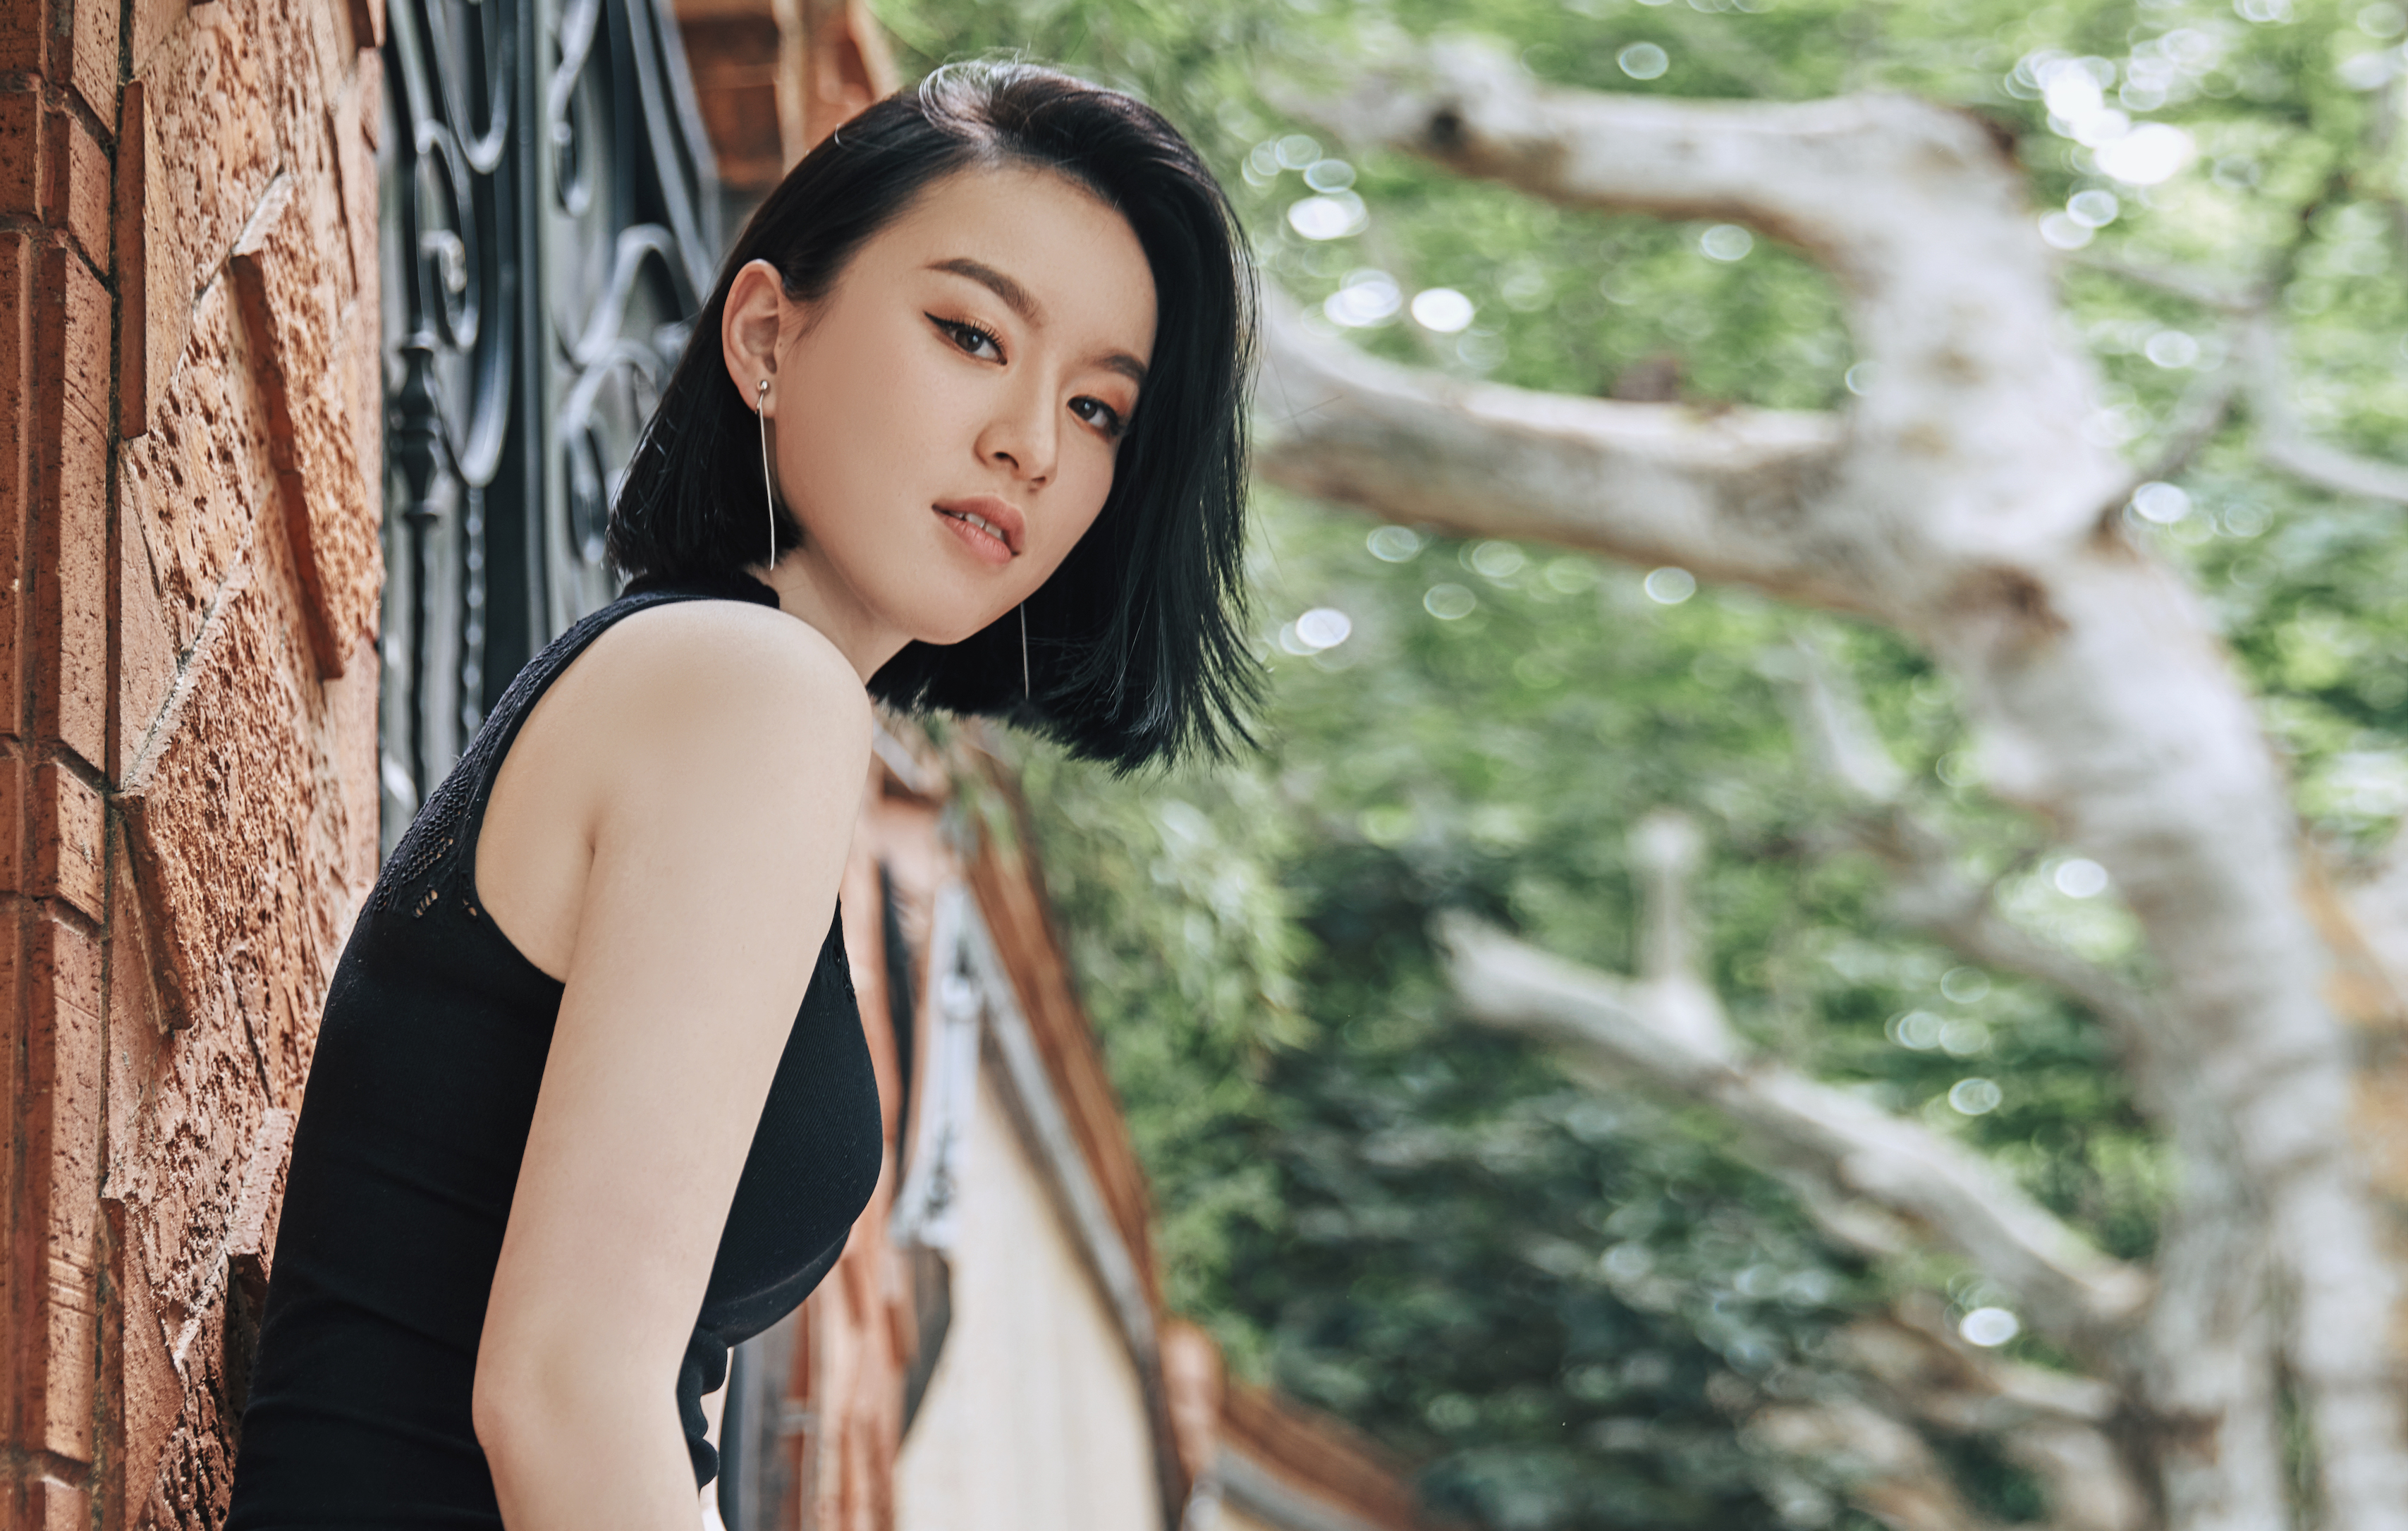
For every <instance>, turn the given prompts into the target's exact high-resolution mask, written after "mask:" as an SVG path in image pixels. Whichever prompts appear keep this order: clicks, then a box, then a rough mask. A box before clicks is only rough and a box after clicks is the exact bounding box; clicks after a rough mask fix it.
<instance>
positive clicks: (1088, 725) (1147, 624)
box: [606, 63, 1261, 770]
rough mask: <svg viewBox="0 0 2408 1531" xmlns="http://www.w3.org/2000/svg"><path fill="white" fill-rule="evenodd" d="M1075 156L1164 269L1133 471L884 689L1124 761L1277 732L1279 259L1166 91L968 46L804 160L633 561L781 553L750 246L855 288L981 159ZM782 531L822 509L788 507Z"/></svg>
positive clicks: (635, 564)
mask: <svg viewBox="0 0 2408 1531" xmlns="http://www.w3.org/2000/svg"><path fill="white" fill-rule="evenodd" d="M1005 165H1027V166H1035V167H1039V168H1043V169H1047V170H1052V171H1054V172H1056V173H1057V174H1060V175H1062V176H1065V177H1067V178H1068V179H1070V180H1072V181H1074V182H1076V183H1077V184H1079V185H1080V186H1082V187H1084V188H1086V189H1088V190H1089V191H1091V192H1093V193H1095V194H1096V195H1097V196H1098V197H1099V198H1101V199H1102V200H1103V201H1104V202H1105V203H1106V204H1108V205H1109V206H1111V207H1113V208H1114V209H1116V210H1117V211H1118V212H1119V213H1120V214H1121V215H1122V216H1123V217H1124V218H1125V219H1126V220H1127V221H1128V223H1129V227H1130V228H1131V229H1132V230H1133V231H1134V232H1135V234H1136V235H1137V238H1138V243H1139V244H1140V246H1141V247H1142V248H1143V249H1144V251H1145V256H1146V260H1147V263H1148V264H1149V265H1151V266H1152V268H1153V273H1154V293H1155V303H1156V315H1155V334H1154V354H1153V357H1152V358H1151V360H1150V362H1149V364H1148V365H1147V367H1146V383H1145V387H1144V389H1143V391H1142V393H1140V398H1139V402H1138V406H1137V408H1136V410H1135V412H1134V414H1133V416H1132V418H1131V420H1130V422H1129V430H1128V434H1127V436H1125V437H1124V438H1123V440H1122V442H1121V445H1120V452H1119V458H1118V462H1117V465H1116V467H1115V470H1114V473H1113V478H1112V487H1111V493H1110V494H1109V495H1108V496H1107V497H1106V499H1105V501H1104V505H1103V508H1102V510H1101V511H1100V512H1099V513H1098V514H1097V518H1096V522H1095V524H1094V525H1093V526H1092V527H1090V528H1089V529H1088V531H1087V534H1086V536H1084V537H1082V538H1081V539H1080V540H1079V543H1078V545H1077V546H1076V547H1075V548H1073V549H1072V550H1071V551H1070V553H1069V555H1068V557H1067V558H1066V559H1065V560H1064V561H1063V563H1062V565H1061V567H1059V568H1058V569H1056V570H1055V571H1054V575H1053V577H1052V578H1051V579H1047V580H1046V582H1045V583H1044V584H1043V585H1042V586H1040V587H1039V589H1038V591H1037V593H1036V594H1033V595H1031V596H1029V597H1028V600H1027V602H1026V603H1025V604H1026V621H1027V650H1026V651H1027V664H1028V681H1027V690H1026V694H1024V693H1023V689H1022V640H1021V631H1022V630H1021V620H1020V615H1019V613H1018V612H1016V611H1015V612H1012V613H1008V614H1006V615H1005V616H1004V617H1003V619H1002V620H1000V621H998V622H995V623H993V624H992V625H990V626H988V627H986V628H985V629H983V630H982V631H981V632H978V633H975V634H973V635H972V636H970V637H968V638H966V639H964V640H963V641H962V642H960V643H955V644H949V645H935V644H927V643H920V642H912V643H910V644H907V645H905V646H904V648H903V650H902V651H900V652H898V653H897V654H896V656H895V657H894V658H893V659H892V660H890V661H889V662H888V663H887V664H886V665H884V667H882V669H880V670H879V672H878V673H877V674H876V675H875V676H873V677H871V679H870V682H869V690H870V694H872V695H874V696H876V697H878V698H879V699H880V700H882V701H884V702H888V703H891V704H894V705H896V706H898V707H901V708H907V709H912V710H918V709H921V708H944V709H946V710H948V711H952V712H957V713H984V714H990V715H994V716H998V717H1004V718H1008V719H1010V720H1011V721H1012V722H1014V723H1020V724H1023V725H1024V726H1026V727H1030V728H1033V729H1035V730H1036V731H1038V732H1039V733H1042V734H1045V735H1047V736H1048V737H1052V738H1054V739H1055V740H1057V741H1059V742H1060V743H1061V744H1063V745H1064V746H1065V747H1066V748H1068V750H1069V751H1071V752H1072V753H1074V754H1077V755H1082V756H1084V757H1086V758H1089V759H1093V760H1101V761H1108V762H1111V764H1112V765H1114V766H1116V767H1117V768H1119V769H1121V770H1129V769H1133V768H1135V767H1137V766H1139V765H1146V764H1149V763H1152V762H1155V761H1163V760H1168V759H1171V758H1174V757H1177V756H1179V755H1181V754H1183V753H1185V752H1187V751H1191V750H1200V751H1203V752H1205V753H1208V754H1212V755H1224V754H1226V752H1227V751H1228V748H1229V744H1230V739H1231V737H1233V736H1234V737H1236V738H1237V739H1240V740H1245V741H1247V742H1252V737H1251V735H1250V734H1249V732H1248V730H1247V727H1246V713H1247V711H1248V710H1249V709H1250V708H1251V706H1252V704H1253V703H1254V700H1255V699H1256V696H1257V694H1258V691H1259V688H1260V684H1261V679H1260V676H1261V672H1260V668H1259V666H1258V665H1256V663H1255V661H1254V657H1253V655H1252V654H1251V653H1250V652H1249V651H1248V649H1247V645H1246V642H1245V638H1244V635H1243V631H1242V628H1241V625H1240V624H1241V622H1242V621H1243V618H1244V595H1243V591H1242V589H1241V578H1240V552H1241V549H1242V545H1243V542H1244V510H1245V499H1246V487H1247V486H1246V389H1247V381H1248V379H1249V377H1250V376H1251V373H1252V368H1253V363H1254V323H1255V311H1256V303H1257V298H1256V292H1255V285H1254V283H1255V276H1254V265H1253V262H1252V259H1251V257H1250V256H1249V254H1248V253H1247V250H1246V245H1245V238H1244V236H1243V235H1242V234H1241V233H1240V230H1239V227H1238V222H1237V219H1236V216H1235V215H1234V213H1233V212H1232V210H1231V209H1230V207H1229V203H1228V199H1227V197H1226V195H1225V194H1224V193H1223V192H1222V191H1221V188H1220V186H1219V184H1218V183H1217V182H1215V181H1214V180H1213V179H1212V176H1211V172H1210V171H1209V170H1207V169H1206V168H1205V166H1204V163H1203V161H1202V160H1201V159H1200V158H1198V157H1197V153H1196V150H1194V149H1193V148H1191V147H1189V145H1188V143H1187V142H1186V140H1185V139H1183V138H1182V137H1181V136H1180V135H1179V133H1178V131H1177V130H1176V129H1175V128H1173V127H1172V126H1171V125H1170V124H1169V123H1168V122H1166V121H1164V120H1163V118H1162V117H1161V115H1160V114H1158V113H1157V112H1155V111H1154V109H1153V108H1151V107H1147V106H1145V105H1143V104H1142V103H1140V102H1139V101H1137V100H1136V99H1135V98H1133V97H1131V96H1128V95H1125V94H1123V93H1120V92H1118V91H1110V90H1104V89H1102V88H1099V87H1097V86H1094V85H1090V84H1088V83H1086V82H1085V81H1083V80H1081V79H1074V78H1072V77H1071V76H1069V75H1066V74H1062V73H1060V72H1059V71H1056V70H1053V69H1047V68H1042V67H1039V66H1036V65H1032V64H1018V63H973V64H947V65H945V66H944V67H942V68H940V69H939V70H937V71H936V72H935V73H934V74H932V75H930V76H929V77H928V78H927V79H925V80H923V81H922V82H921V84H920V85H919V87H918V88H917V89H915V90H905V91H900V92H897V93H896V94H894V95H892V96H889V97H888V98H886V99H885V100H883V101H881V102H879V103H878V104H877V105H875V106H873V107H870V108H869V109H867V111H865V112H863V113H862V114H861V115H859V116H858V117H855V118H854V119H853V121H851V122H847V123H845V124H844V125H843V126H842V127H841V128H839V129H838V130H837V132H836V133H834V134H832V135H830V136H828V137H827V138H825V139H824V140H823V141H822V142H821V143H820V145H819V146H818V147H817V148H815V149H813V150H811V151H810V153H809V154H807V155H805V156H804V157H803V160H802V163H801V164H799V165H796V166H795V168H794V169H793V170H792V171H790V172H788V174H787V176H786V179H784V180H782V181H781V182H780V183H779V184H778V187H777V189H776V190H775V191H773V192H771V193H769V197H768V200H767V201H766V202H764V203H762V204H761V207H760V208H759V210H758V211H756V212H755V213H754V214H753V219H752V222H749V223H747V224H746V225H745V228H744V232H743V234H742V236H739V237H738V239H737V241H736V246H735V248H734V249H733V250H730V251H729V252H728V256H727V261H726V265H725V267H724V270H723V271H722V273H721V275H720V278H719V281H718V284H717V285H716V286H715V287H714V288H713V289H712V291H711V294H710V302H709V303H708V304H706V305H705V306H704V308H703V310H702V313H701V315H700V316H699V317H698V318H697V319H696V320H695V325H694V331H693V339H692V340H691V342H690V343H689V344H688V345H687V347H686V349H685V353H684V355H683V356H682V357H681V359H680V360H679V362H678V364H677V366H676V368H675V369H674V370H673V371H672V372H671V373H670V374H669V379H668V382H667V386H666V387H665V388H664V389H663V391H662V393H661V401H660V406H659V408H657V409H655V410H654V411H653V414H652V421H651V422H650V423H649V424H648V425H647V426H646V427H645V431H644V435H643V439H642V440H641V442H640V443H639V444H638V447H637V449H636V452H635V456H634V458H633V459H632V460H631V461H630V462H629V464H628V465H627V474H626V478H625V479H624V483H623V484H622V486H621V488H620V491H619V495H618V499H617V501H616V502H615V503H614V504H613V505H612V507H611V511H610V525H609V535H608V537H607V541H606V546H607V549H608V551H609V560H610V562H611V564H612V565H615V566H616V567H617V568H618V570H619V571H620V572H621V573H622V574H624V575H625V576H627V577H628V578H630V579H644V580H646V581H647V582H648V583H650V582H657V581H664V580H678V579H693V578H721V579H724V578H726V577H728V576H730V575H732V574H734V573H736V572H737V571H738V570H741V569H743V568H745V567H747V566H748V565H754V564H757V563H758V562H759V561H760V558H761V541H762V537H761V508H760V507H761V479H760V473H761V466H760V460H759V456H758V452H759V448H758V446H757V445H756V439H755V433H756V431H757V429H758V427H757V425H756V423H755V422H754V420H753V409H752V401H751V400H749V399H746V398H745V397H743V395H742V394H741V393H740V392H739V391H738V389H737V387H736V385H735V384H734V383H733V382H731V381H729V380H728V377H727V371H726V368H725V366H724V365H723V363H722V359H721V355H720V342H719V334H720V325H721V319H722V316H723V315H724V313H725V311H726V307H727V290H728V287H729V284H730V283H731V282H732V281H733V280H734V277H735V273H736V272H737V271H738V269H740V268H741V267H742V266H743V265H744V264H745V263H746V262H748V261H753V260H766V261H767V262H768V263H770V264H771V265H774V266H776V267H777V269H778V272H779V274H780V276H781V279H782V280H783V284H784V287H785V291H786V295H787V296H788V297H789V298H792V299H795V300H796V301H799V302H804V303H816V302H818V301H820V300H821V299H824V297H826V296H827V294H828V293H830V292H831V291H833V290H834V288H835V286H836V284H837V281H838V279H839V277H841V276H842V274H843V272H844V270H845V266H846V265H847V263H848V262H850V261H851V259H852V258H853V254H854V253H855V252H856V251H858V250H860V249H861V247H862V245H863V244H864V242H866V241H867V240H868V239H869V238H870V237H871V236H874V235H875V234H877V233H878V231H879V230H881V229H882V228H884V227H885V226H886V225H887V224H889V223H891V222H894V221H895V220H896V218H897V217H899V216H901V215H902V214H903V213H904V212H905V211H906V210H907V209H908V208H909V207H911V205H912V204H913V202H914V200H915V199H916V198H918V197H919V196H920V195H921V194H922V193H925V192H926V191H927V190H928V189H929V188H930V187H932V186H933V185H935V184H936V183H937V182H938V181H939V180H941V179H944V178H946V177H948V176H951V175H953V174H955V173H957V172H960V171H963V170H967V169H973V168H980V167H996V166H1005ZM773 517H774V523H775V528H776V533H775V535H776V538H777V547H778V549H779V551H781V552H782V551H785V550H786V549H788V548H792V547H796V546H797V545H799V544H800V543H801V541H802V539H803V530H802V527H801V526H800V524H798V523H797V522H796V520H795V518H794V515H793V512H792V511H790V510H789V509H787V508H786V507H785V506H783V505H780V506H778V507H777V508H776V509H775V511H774V512H773Z"/></svg>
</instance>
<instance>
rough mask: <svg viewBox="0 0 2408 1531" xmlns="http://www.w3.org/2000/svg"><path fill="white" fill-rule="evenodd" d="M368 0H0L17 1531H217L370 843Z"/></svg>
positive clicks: (5, 776)
mask: <svg viewBox="0 0 2408 1531" xmlns="http://www.w3.org/2000/svg"><path fill="white" fill-rule="evenodd" d="M382 24H383V19H382V12H381V9H380V5H379V4H378V0H212V3H210V4H207V5H195V6H188V5H186V4H183V3H181V0H128V3H125V4H119V3H118V0H0V899H5V907H6V911H7V923H6V928H5V931H0V1007H5V1012H6V1016H7V1037H6V1042H7V1045H6V1047H5V1048H0V1095H5V1096H6V1098H7V1109H8V1113H9V1124H10V1132H9V1136H8V1138H7V1156H6V1159H5V1161H0V1227H5V1229H6V1242H5V1246H0V1335H5V1337H6V1341H7V1342H6V1344H5V1346H0V1527H7V1528H10V1531H16V1528H24V1531H33V1528H36V1527H39V1528H43V1531H63V1528H65V1527H68V1526H75V1527H84V1526H91V1525H95V1524H97V1525H100V1526H117V1525H130V1524H206V1523H209V1522H212V1521H213V1520H214V1519H215V1518H217V1517H218V1516H219V1515H220V1514H222V1510H223V1506H224V1502H225V1495H226V1491H227V1486H228V1481H227V1475H228V1469H229V1467H230V1464H231V1453H230V1449H229V1438H228V1429H229V1425H230V1424H231V1422H232V1421H233V1419H234V1418H235V1415H236V1410H237V1409H239V1407H240V1404H241V1401H242V1400H241V1386H242V1379H243V1377H244V1375H245V1372H246V1369H247V1365H248V1354H247V1346H248V1337H249V1336H250V1334H251V1328H252V1324H253V1322H254V1318H255V1313H256V1304H257V1302H258V1299H259V1296H260V1294H261V1291H262V1289H263V1287H264V1284H265V1275H266V1252H267V1249H268V1247H269V1246H268V1236H269V1232H270V1230H272V1228H273V1226H274V1219H275V1209H276V1203H277V1197H278V1195H279V1190H280V1185H281V1174H282V1166H283V1157H284V1150H285V1147H286V1144H287V1143H288V1141H289V1138H290V1131H291V1122H292V1117H291V1114H290V1113H291V1112H293V1111H294V1109H296V1108H297V1107H298V1106H299V1104H300V1095H301V1085H302V1080H303V1077H304V1074H305V1072H306V1070H307V1067H308V1057H309V1052H310V1044H311V1040H312V1038H313V1037H314V1035H315V1029H316V1023H317V1015H318V1007H319V1003H320V1000H321V998H322V994H323V993H324V989H325V982H326V978H327V975H328V973H329V972H330V970H331V967H332V965H333V963H334V960H335V958H336V956H337V953H338V952H339V948H340V945H341V942H342V940H343V938H344V937H345V935H346V934H347V933H348V931H349V929H350V926H351V916H352V913H353V911H354V910H355V909H356V908H357V906H358V901H359V899H360V898H361V897H362V896H363V895H364V894H365V893H366V890H367V887H368V885H369V883H370V882H371V880H373V878H374V875H375V871H376V853H377V796H376V794H377V781H376V750H375V746H376V688H377V669H378V664H377V651H376V648H375V633H376V626H377V597H378V588H379V584H380V578H381V569H380V559H379V555H378V544H377V502H378V488H377V482H376V469H375V465H376V464H377V463H378V462H379V460H380V451H381V449H380V442H379V420H380V412H379V393H378V378H377V369H376V368H377V360H376V359H377V326H378V319H377V312H378V310H377V303H376V296H375V294H376V292H377V260H378V249H377V224H376V219H377V193H376V186H375V179H374V173H373V169H372V162H373V158H374V154H375V137H376V134H377V123H378V121H379V109H378V105H377V103H378V99H379V91H380V77H379V73H378V68H377V61H376V55H375V53H374V52H373V47H374V45H375V43H376V42H377V41H378V40H379V39H380V32H381V27H382Z"/></svg>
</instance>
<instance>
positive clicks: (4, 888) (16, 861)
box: [0, 740, 32, 1004]
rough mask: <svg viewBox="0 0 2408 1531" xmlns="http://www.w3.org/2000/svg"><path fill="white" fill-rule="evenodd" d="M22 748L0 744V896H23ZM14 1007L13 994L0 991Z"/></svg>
mask: <svg viewBox="0 0 2408 1531" xmlns="http://www.w3.org/2000/svg"><path fill="white" fill-rule="evenodd" d="M27 766H28V763H27V762H26V759H25V755H24V748H23V746H22V745H20V744H17V743H15V742H14V741H11V740H0V893H12V894H21V893H23V892H25V882H26V876H27V871H28V868H27V867H26V865H25V857H24V838H25V823H26V820H27V819H28V818H29V817H30V816H31V815H30V814H29V813H28V811H27V804H28V802H29V801H30V799H29V798H28V797H27V795H26V794H27V790H28V788H29V787H30V786H31V782H30V781H29V780H27V778H28V777H29V776H30V775H31V774H32V773H31V772H30V770H29V769H28V768H27ZM0 995H6V996H7V1003H12V1004H13V1003H14V1002H15V1000H14V992H13V991H10V990H0Z"/></svg>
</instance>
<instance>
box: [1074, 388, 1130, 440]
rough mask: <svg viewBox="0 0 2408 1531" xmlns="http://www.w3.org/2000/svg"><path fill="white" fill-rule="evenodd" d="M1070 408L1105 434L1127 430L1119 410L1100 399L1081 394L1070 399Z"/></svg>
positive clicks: (1120, 432)
mask: <svg viewBox="0 0 2408 1531" xmlns="http://www.w3.org/2000/svg"><path fill="white" fill-rule="evenodd" d="M1070 408H1072V409H1073V410H1075V411H1077V413H1078V416H1079V418H1080V419H1081V420H1083V421H1085V422H1087V423H1088V424H1090V425H1095V426H1098V427H1100V428H1101V429H1102V431H1103V433H1104V434H1105V435H1106V436H1121V435H1122V434H1124V433H1125V432H1126V431H1127V430H1128V422H1127V421H1125V420H1123V419H1122V418H1121V412H1120V411H1119V410H1118V409H1115V408H1112V407H1111V405H1109V404H1106V403H1105V402H1104V401H1103V400H1101V399H1091V398H1086V397H1084V396H1082V397H1079V398H1075V399H1072V400H1071V401H1070Z"/></svg>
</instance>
